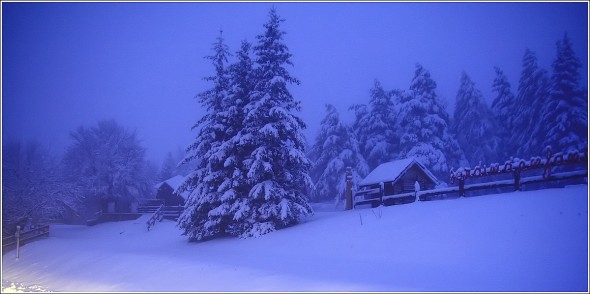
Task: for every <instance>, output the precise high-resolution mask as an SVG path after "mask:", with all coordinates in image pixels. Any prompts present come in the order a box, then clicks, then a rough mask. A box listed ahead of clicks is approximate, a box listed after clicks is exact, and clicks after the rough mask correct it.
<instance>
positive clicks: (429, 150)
mask: <svg viewBox="0 0 590 294" xmlns="http://www.w3.org/2000/svg"><path fill="white" fill-rule="evenodd" d="M400 102H401V106H400V107H401V108H400V113H399V118H398V119H399V121H400V127H401V130H402V132H403V134H402V136H401V139H400V147H401V151H400V156H401V157H402V158H406V157H415V158H416V159H417V160H418V161H420V162H421V163H422V164H424V165H425V166H426V167H428V168H429V169H430V170H431V171H432V172H434V173H435V175H437V176H438V177H440V178H441V179H446V178H447V177H448V172H449V166H448V164H449V163H448V159H447V155H446V154H459V156H460V155H461V154H462V152H461V151H460V150H459V148H458V145H457V142H456V141H455V139H454V138H452V136H450V135H449V133H448V130H447V129H448V125H449V115H448V113H447V112H446V110H445V107H444V106H443V104H442V103H441V102H440V101H439V99H438V96H437V94H436V82H435V81H434V80H433V79H432V78H431V76H430V72H429V71H428V70H426V69H425V68H424V67H422V65H420V64H416V71H415V75H414V78H413V79H412V82H411V84H410V90H409V91H408V92H407V93H404V94H402V99H401V101H400Z"/></svg>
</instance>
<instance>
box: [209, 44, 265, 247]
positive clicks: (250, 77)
mask: <svg viewBox="0 0 590 294" xmlns="http://www.w3.org/2000/svg"><path fill="white" fill-rule="evenodd" d="M251 46H252V45H251V44H250V43H249V42H248V41H245V40H244V41H242V43H241V47H240V50H239V51H238V52H236V55H237V57H238V60H237V62H236V63H234V64H232V65H231V66H230V67H229V71H230V76H231V90H230V94H229V100H228V102H229V103H228V117H227V122H228V123H227V125H228V130H227V134H228V136H231V138H230V139H229V140H227V141H226V142H225V143H224V145H223V146H222V147H223V149H224V150H225V152H224V155H225V157H224V159H223V162H224V168H225V172H226V178H225V180H224V182H223V183H222V185H221V186H220V187H219V189H218V192H219V193H220V195H221V197H222V200H223V201H224V202H226V203H227V206H225V208H224V211H223V213H224V214H229V215H231V217H232V221H231V222H230V224H229V225H228V227H227V233H228V234H230V235H233V236H238V235H240V234H242V233H243V230H244V228H245V227H247V224H248V221H247V219H246V216H248V212H249V210H250V209H251V206H250V200H251V199H249V197H250V196H249V191H250V189H251V188H252V185H251V183H250V181H249V179H248V177H247V174H248V170H247V169H246V167H245V166H244V162H245V161H246V160H247V159H248V158H249V156H250V152H252V150H253V147H252V146H249V145H248V144H245V142H247V141H248V138H249V137H251V134H250V135H249V134H247V132H246V130H245V129H244V119H245V116H246V109H245V108H246V106H247V105H248V104H249V103H250V102H251V97H252V95H253V91H254V86H255V82H256V79H255V77H254V62H253V60H252V59H251V57H250V52H251V49H250V48H251Z"/></svg>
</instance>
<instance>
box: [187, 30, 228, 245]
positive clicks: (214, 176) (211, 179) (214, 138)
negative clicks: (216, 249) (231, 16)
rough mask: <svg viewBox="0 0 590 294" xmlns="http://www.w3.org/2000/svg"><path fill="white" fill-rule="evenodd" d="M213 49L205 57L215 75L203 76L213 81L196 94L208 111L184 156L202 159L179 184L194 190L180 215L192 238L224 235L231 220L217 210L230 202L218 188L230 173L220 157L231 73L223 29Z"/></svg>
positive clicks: (226, 138)
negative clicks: (224, 199) (227, 201)
mask: <svg viewBox="0 0 590 294" xmlns="http://www.w3.org/2000/svg"><path fill="white" fill-rule="evenodd" d="M213 51H214V54H213V55H212V56H207V57H206V58H207V59H209V60H211V62H212V64H213V66H214V67H215V75H213V76H210V77H206V78H204V80H206V81H209V82H211V83H212V84H213V85H212V87H211V88H210V89H208V90H206V91H204V92H202V93H199V94H198V95H197V97H198V98H199V102H200V104H201V105H202V106H203V107H204V108H205V109H206V114H205V115H204V116H203V117H202V118H201V119H200V120H199V121H198V122H197V123H196V124H195V126H193V129H194V128H196V129H197V132H198V133H197V137H196V138H195V140H194V142H193V143H192V144H191V145H189V147H188V148H187V155H186V157H185V159H183V163H188V162H190V161H193V160H195V159H199V161H198V165H197V167H196V169H195V170H194V171H193V172H192V173H190V174H189V175H188V176H187V177H186V178H185V182H184V183H183V184H182V185H181V186H180V187H179V191H185V190H189V191H192V192H191V194H190V196H189V197H188V199H187V202H186V204H185V210H184V212H183V214H182V215H181V216H180V218H179V219H178V226H179V227H180V228H181V229H183V234H184V235H187V236H188V237H189V240H203V239H209V238H213V237H216V236H219V235H223V234H225V228H226V227H227V225H228V223H229V222H230V221H231V217H229V216H228V215H224V214H221V213H218V211H219V210H222V209H223V208H224V207H225V206H226V205H227V204H225V203H223V201H222V198H221V195H220V193H219V192H218V188H219V186H220V185H221V183H222V182H223V181H224V179H225V178H226V175H227V172H226V170H225V169H224V162H223V161H222V158H221V157H222V155H223V150H222V149H221V146H222V145H223V143H224V142H225V141H227V140H228V135H227V133H226V130H227V129H228V125H227V116H228V112H227V110H226V107H225V106H226V104H227V99H228V98H227V96H228V93H229V74H228V71H227V68H226V67H227V58H228V56H229V52H228V48H227V45H226V44H225V43H224V39H223V37H222V35H221V33H220V35H219V37H218V38H217V41H216V42H215V43H214V44H213Z"/></svg>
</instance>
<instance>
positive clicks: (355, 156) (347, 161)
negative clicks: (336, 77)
mask: <svg viewBox="0 0 590 294" xmlns="http://www.w3.org/2000/svg"><path fill="white" fill-rule="evenodd" d="M310 158H311V160H312V162H313V168H312V170H311V177H312V179H313V181H314V184H315V193H314V194H315V197H314V199H315V200H316V201H325V200H333V199H334V200H336V202H338V201H340V200H341V199H343V198H344V192H345V188H346V179H345V175H346V167H347V166H350V167H352V176H353V183H358V182H360V180H362V178H363V177H365V176H366V175H367V174H368V167H367V164H366V162H365V160H364V158H363V157H362V155H361V154H360V152H359V150H358V142H356V139H355V138H354V135H353V134H352V129H351V128H350V127H349V126H347V125H345V124H344V123H343V122H342V121H341V120H340V116H339V114H338V111H337V110H336V108H335V107H334V106H333V105H331V104H326V116H325V117H324V119H322V121H321V126H320V132H319V134H318V136H317V137H316V140H315V144H314V145H313V147H312V148H311V152H310Z"/></svg>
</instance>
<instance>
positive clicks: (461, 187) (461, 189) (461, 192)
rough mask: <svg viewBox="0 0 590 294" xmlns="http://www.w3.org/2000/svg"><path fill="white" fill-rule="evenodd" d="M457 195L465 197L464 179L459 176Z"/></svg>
mask: <svg viewBox="0 0 590 294" xmlns="http://www.w3.org/2000/svg"><path fill="white" fill-rule="evenodd" d="M459 196H462V197H465V179H463V178H459Z"/></svg>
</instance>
